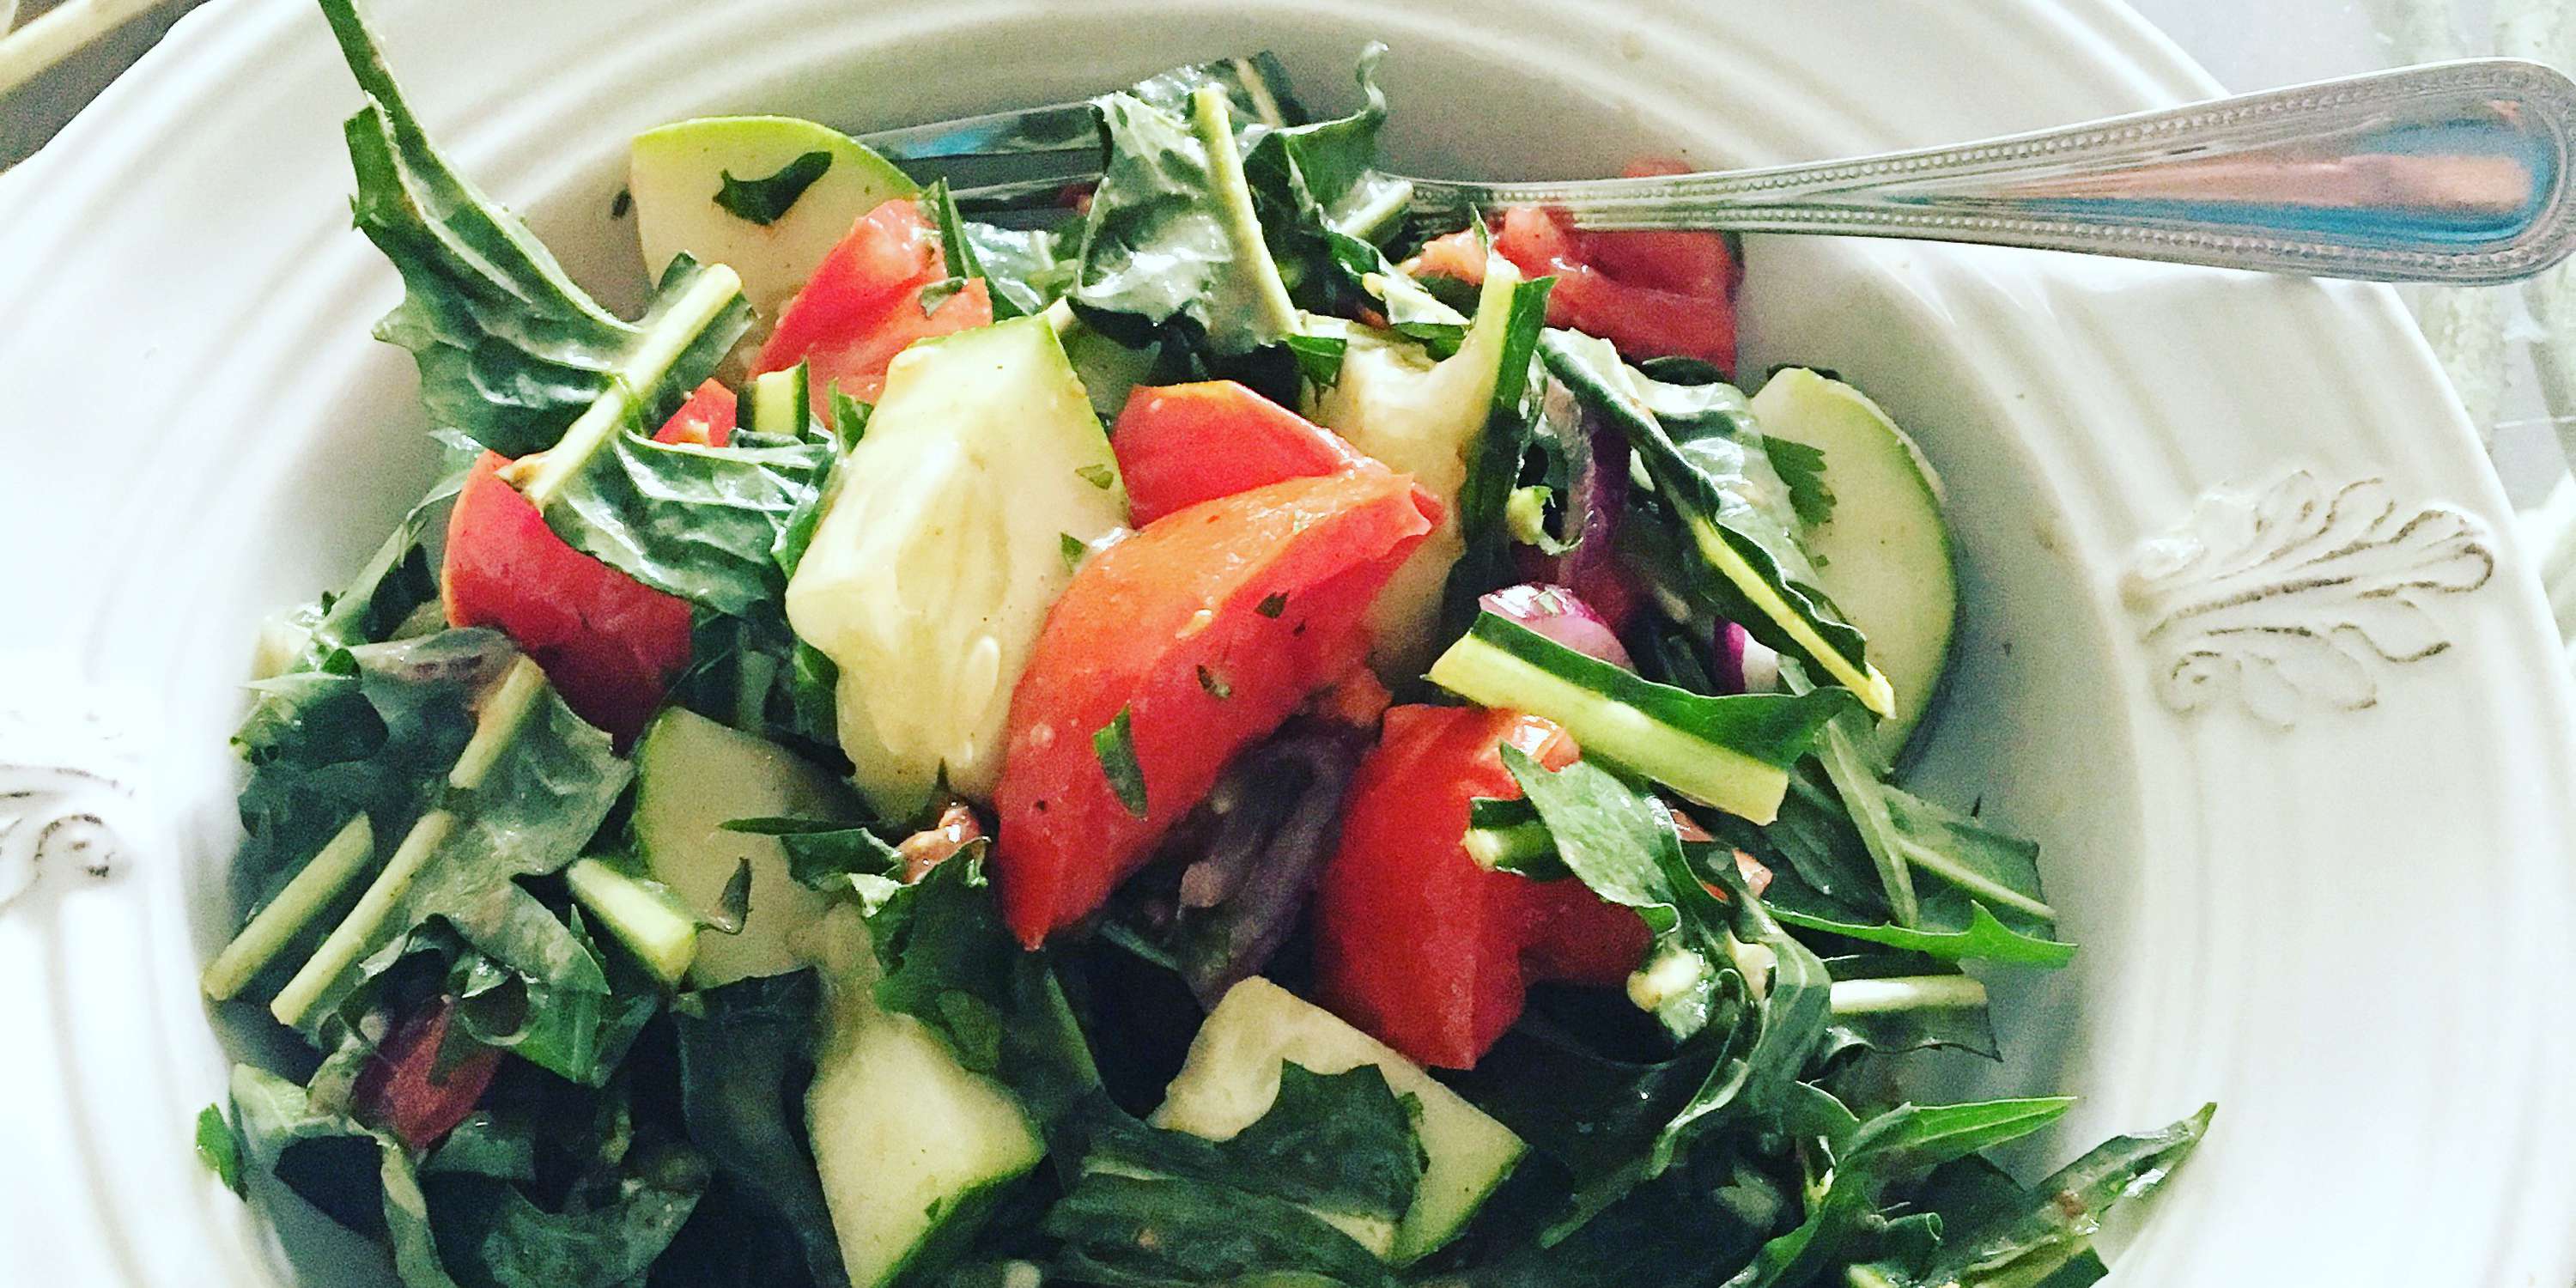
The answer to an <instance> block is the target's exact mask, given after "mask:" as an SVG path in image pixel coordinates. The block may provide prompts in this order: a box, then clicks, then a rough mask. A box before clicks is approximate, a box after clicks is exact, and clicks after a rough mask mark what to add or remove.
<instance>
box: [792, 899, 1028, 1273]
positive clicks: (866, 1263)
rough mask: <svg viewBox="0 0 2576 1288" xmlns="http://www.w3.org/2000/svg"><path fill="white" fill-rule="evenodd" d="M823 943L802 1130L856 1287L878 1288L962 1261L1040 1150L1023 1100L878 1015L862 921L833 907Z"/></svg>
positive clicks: (918, 1027)
mask: <svg viewBox="0 0 2576 1288" xmlns="http://www.w3.org/2000/svg"><path fill="white" fill-rule="evenodd" d="M822 934H823V938H824V940H825V941H826V942H827V943H828V944H829V948H828V950H827V952H826V956H827V958H828V959H829V960H828V962H827V965H826V971H827V974H826V979H827V980H828V981H829V988H830V990H831V991H830V998H831V1001H830V1005H829V1007H828V1008H827V1012H828V1017H829V1018H828V1023H829V1025H830V1028H829V1030H828V1031H827V1032H826V1033H825V1035H824V1038H823V1042H822V1049H821V1051H820V1052H819V1053H818V1054H817V1056H816V1058H815V1066H814V1081H813V1084H812V1085H811V1086H810V1087H809V1088H808V1089H807V1091H806V1093H805V1115H806V1131H807V1133H808V1135H809V1137H810V1139H811V1140H812V1142H813V1146H814V1164H815V1170H816V1171H817V1173H818V1174H819V1175H820V1176H821V1177H822V1181H823V1197H824V1200H825V1202H826V1203H827V1204H828V1205H829V1206H830V1208H831V1210H832V1226H833V1230H834V1232H835V1233H836V1234H837V1235H838V1236H839V1238H840V1241H841V1259H842V1261H843V1262H844V1263H845V1264H846V1265H847V1266H848V1268H849V1272H850V1283H851V1285H852V1288H878V1286H879V1285H883V1284H888V1283H891V1282H893V1281H894V1280H896V1279H897V1278H898V1277H901V1276H904V1275H906V1274H907V1273H908V1272H916V1271H918V1272H927V1271H931V1270H934V1269H936V1268H937V1267H938V1266H939V1264H940V1263H942V1262H944V1261H946V1260H947V1259H949V1258H950V1257H951V1256H953V1255H955V1253H957V1252H958V1251H959V1250H961V1249H963V1248H964V1247H965V1246H966V1244H967V1243H969V1242H970V1241H971V1240H972V1239H973V1238H974V1234H975V1230H976V1228H977V1227H978V1226H980V1225H982V1224H983V1222H984V1218H985V1217H987V1216H989V1215H991V1213H992V1208H993V1205H994V1204H995V1203H996V1202H997V1201H998V1200H999V1199H1000V1198H1001V1197H1002V1196H1003V1195H1004V1194H1005V1193H1007V1192H1008V1190H1009V1188H1010V1186H1011V1185H1012V1184H1013V1183H1014V1182H1016V1181H1018V1180H1019V1178H1021V1177H1022V1176H1025V1175H1027V1174H1028V1173H1029V1172H1030V1171H1031V1170H1032V1169H1034V1168H1035V1167H1036V1166H1037V1165H1038V1163H1039V1161H1040V1160H1042V1159H1043V1158H1044V1157H1045V1156H1046V1143H1045V1141H1044V1140H1043V1139H1041V1138H1040V1137H1039V1135H1038V1132H1037V1128H1036V1127H1035V1126H1033V1125H1032V1124H1031V1123H1030V1122H1029V1118H1028V1114H1027V1112H1026V1111H1025V1110H1023V1109H1022V1108H1021V1107H1020V1103H1019V1101H1018V1100H1016V1099H1014V1098H1013V1097H1012V1096H1011V1094H1010V1093H1009V1092H1008V1091H1005V1090H1003V1089H1002V1087H1001V1086H1000V1085H998V1084H996V1083H995V1082H993V1081H992V1080H991V1079H989V1078H986V1077H984V1076H982V1075H980V1074H976V1073H973V1072H970V1071H968V1070H967V1069H966V1068H965V1067H964V1066H962V1065H960V1064H958V1063H957V1058H956V1056H954V1055H953V1054H951V1053H950V1052H949V1050H948V1047H947V1044H946V1043H944V1042H942V1041H941V1040H940V1038H939V1035H938V1034H936V1033H934V1032H932V1031H931V1029H930V1027H929V1026H928V1025H926V1024H923V1023H922V1022H921V1021H920V1020H917V1019H915V1018H913V1017H912V1016H909V1015H900V1014H895V1013H892V1012H888V1011H886V1010H884V1009H883V1008H881V1007H879V1006H878V1005H877V1004H876V999H875V996H874V990H875V987H876V982H877V978H878V972H877V965H876V958H875V955H874V953H873V952H871V951H870V949H869V946H868V940H867V929H866V927H865V925H864V924H863V923H862V922H861V921H860V919H859V917H858V915H857V909H855V908H853V907H849V906H847V905H844V906H842V907H840V908H838V909H835V910H834V911H833V913H832V914H831V917H830V919H829V921H828V922H827V923H826V925H825V926H824V928H823V932H822Z"/></svg>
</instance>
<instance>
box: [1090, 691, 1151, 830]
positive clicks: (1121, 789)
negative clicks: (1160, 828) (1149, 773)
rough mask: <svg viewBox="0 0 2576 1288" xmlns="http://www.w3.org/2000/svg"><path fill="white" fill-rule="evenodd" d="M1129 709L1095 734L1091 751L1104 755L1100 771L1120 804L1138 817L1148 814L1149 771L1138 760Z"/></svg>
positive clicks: (1121, 709) (1101, 758)
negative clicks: (1146, 775)
mask: <svg viewBox="0 0 2576 1288" xmlns="http://www.w3.org/2000/svg"><path fill="white" fill-rule="evenodd" d="M1132 723H1133V722H1132V721H1131V719H1130V717H1129V715H1128V711H1127V708H1125V707H1120V708H1118V714H1117V715H1116V716H1113V717H1111V718H1110V721H1109V723H1108V724H1106V725H1103V726H1101V728H1100V730H1099V732H1097V733H1094V734H1092V735H1091V752H1092V754H1093V755H1095V756H1097V757H1099V758H1100V772H1101V774H1102V775H1103V776H1105V777H1106V778H1108V780H1109V790H1110V791H1112V792H1115V793H1117V795H1118V803H1119V804H1121V805H1124V806H1126V807H1127V812H1128V813H1130V814H1133V815H1135V816H1136V817H1138V818H1143V817H1145V811H1146V805H1145V770H1144V768H1143V767H1142V766H1140V765H1138V764H1137V763H1136V741H1135V734H1134V732H1133V730H1132V728H1131V726H1132Z"/></svg>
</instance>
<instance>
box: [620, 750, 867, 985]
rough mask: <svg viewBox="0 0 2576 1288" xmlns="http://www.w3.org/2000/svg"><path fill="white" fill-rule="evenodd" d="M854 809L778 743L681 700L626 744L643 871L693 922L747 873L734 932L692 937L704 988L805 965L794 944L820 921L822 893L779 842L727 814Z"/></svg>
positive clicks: (833, 813)
mask: <svg viewBox="0 0 2576 1288" xmlns="http://www.w3.org/2000/svg"><path fill="white" fill-rule="evenodd" d="M855 814H856V810H855V808H854V807H853V803H852V802H851V801H850V797H849V792H848V791H847V790H846V789H845V788H844V787H843V786H842V785H841V784H840V783H838V782H836V781H834V780H833V778H832V776H831V775H830V774H827V773H825V772H824V771H822V770H820V769H817V768H815V767H814V766H813V765H811V764H809V763H807V762H806V761H805V760H804V759H802V758H801V757H798V756H796V755H795V754H794V753H792V752H789V751H788V750H787V749H786V748H784V747H780V746H778V745H777V744H775V743H772V742H770V741H768V740H767V739H764V738H757V737H754V736H752V735H750V734H747V733H743V732H740V731H739V730H735V729H730V728H727V727H726V726H724V725H720V724H717V723H716V722H715V721H712V720H709V719H707V718H706V717H704V716H701V715H699V714H697V713H696V712H694V711H689V710H686V709H685V708H680V707H673V708H670V709H669V710H666V711H664V712H662V713H661V714H660V715H657V716H655V717H653V722H652V723H651V724H649V725H647V726H645V729H644V733H643V736H642V737H640V738H638V739H637V740H636V743H635V812H634V822H633V827H634V830H635V840H636V845H637V848H638V849H639V850H641V851H642V853H643V857H644V866H645V870H646V871H647V872H649V873H651V874H652V876H653V877H654V879H656V880H657V881H659V882H661V883H662V884H663V885H664V886H665V887H667V888H668V889H669V890H670V891H671V893H672V894H673V895H674V896H675V897H676V898H677V899H678V900H679V901H680V906H681V907H682V908H683V909H686V910H687V916H688V919H689V920H690V921H691V922H692V923H706V922H711V921H713V920H716V919H718V918H719V917H721V916H722V914H723V910H724V902H725V900H724V894H725V890H726V888H727V886H728V885H729V884H730V883H731V882H732V881H734V879H735V877H736V874H738V873H739V872H741V871H742V869H743V866H744V865H745V864H746V863H747V864H748V865H749V866H750V871H751V885H750V888H749V892H748V893H749V902H750V912H749V915H748V916H746V917H745V918H744V919H743V921H742V923H741V927H740V933H737V934H727V935H718V936H713V937H708V936H703V935H701V936H697V937H696V938H697V945H696V950H695V952H694V954H693V956H692V959H691V965H690V966H689V979H690V981H691V982H693V983H694V984H696V985H697V986H698V987H700V988H713V987H716V986H717V985H721V984H729V983H732V982H733V981H735V980H738V979H744V978H748V977H751V976H757V975H777V974H784V973H786V972H789V971H793V970H795V969H797V968H798V967H800V966H804V965H806V964H808V963H809V960H810V958H809V955H808V954H807V953H806V952H804V951H802V950H801V949H800V948H799V946H798V945H799V944H800V942H801V941H803V940H804V939H806V938H808V937H810V936H811V935H812V934H813V933H814V927H815V926H816V925H817V924H819V923H820V922H821V920H822V918H823V913H824V908H825V904H824V900H823V899H822V897H821V896H819V895H817V894H816V893H815V892H814V891H812V890H810V889H807V888H806V886H805V885H803V884H801V883H799V882H798V880H797V879H796V876H797V874H796V872H795V869H794V867H793V866H792V862H791V858H790V854H789V852H788V851H787V849H786V848H785V847H784V845H782V843H781V840H780V839H779V838H775V837H773V836H768V835H761V834H758V833H756V832H751V831H745V830H741V829H738V828H736V827H734V826H733V823H732V820H736V819H740V818H743V817H745V816H756V817H793V818H802V819H816V820H838V821H837V822H833V823H828V824H825V825H827V826H843V827H845V826H847V825H848V820H849V819H851V818H852V817H854V816H855ZM844 888H846V886H845V887H844Z"/></svg>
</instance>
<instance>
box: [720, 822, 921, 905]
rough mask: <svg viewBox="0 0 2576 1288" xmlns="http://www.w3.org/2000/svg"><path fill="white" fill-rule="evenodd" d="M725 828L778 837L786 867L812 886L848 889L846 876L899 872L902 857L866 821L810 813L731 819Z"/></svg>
mask: <svg viewBox="0 0 2576 1288" xmlns="http://www.w3.org/2000/svg"><path fill="white" fill-rule="evenodd" d="M724 830H726V831H728V832H746V833H749V834H751V835H754V836H770V837H776V838H777V839H778V845H779V848H781V849H783V850H785V851H787V870H788V873H789V875H791V876H793V877H795V878H796V879H797V881H799V882H801V883H803V884H805V885H808V886H811V887H813V888H814V889H817V890H826V891H832V890H848V889H849V888H850V878H851V877H852V876H854V875H856V876H871V877H886V876H893V875H896V874H899V873H901V872H902V871H903V857H902V856H901V855H899V854H897V853H896V852H895V848H894V846H893V845H891V844H888V843H887V841H886V839H885V838H884V837H882V836H879V835H878V834H877V832H876V829H875V828H873V827H870V826H865V825H860V824H853V823H845V822H841V821H838V820H833V819H815V818H736V819H728V820H726V821H725V825H724Z"/></svg>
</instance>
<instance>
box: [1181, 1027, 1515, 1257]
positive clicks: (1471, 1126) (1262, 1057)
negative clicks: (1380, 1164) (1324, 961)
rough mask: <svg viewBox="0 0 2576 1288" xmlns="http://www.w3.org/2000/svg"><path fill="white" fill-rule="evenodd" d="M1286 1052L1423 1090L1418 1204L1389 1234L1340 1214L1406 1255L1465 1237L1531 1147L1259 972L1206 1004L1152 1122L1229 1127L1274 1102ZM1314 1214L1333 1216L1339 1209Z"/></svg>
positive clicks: (1221, 1136) (1221, 1130) (1359, 1234)
mask: <svg viewBox="0 0 2576 1288" xmlns="http://www.w3.org/2000/svg"><path fill="white" fill-rule="evenodd" d="M1287 1060H1294V1061H1296V1062H1297V1063H1298V1064H1299V1065H1301V1066H1303V1067H1305V1068H1307V1069H1311V1070H1313V1071H1314V1072H1316V1073H1346V1072H1348V1071H1350V1070H1352V1069H1356V1068H1358V1067H1359V1066H1361V1065H1363V1064H1369V1065H1375V1066H1377V1068H1378V1071H1379V1072H1381V1073H1383V1074H1385V1075H1386V1082H1387V1085H1388V1086H1389V1087H1391V1088H1393V1089H1394V1090H1395V1093H1396V1094H1397V1095H1400V1096H1408V1095H1409V1096H1413V1097H1415V1098H1416V1099H1418V1100H1419V1101H1420V1102H1421V1104H1422V1118H1421V1133H1422V1148H1423V1151H1424V1152H1425V1153H1426V1154H1428V1155H1429V1157H1430V1163H1429V1165H1428V1166H1427V1167H1426V1168H1424V1169H1423V1173H1422V1187H1421V1189H1420V1190H1419V1191H1418V1192H1417V1193H1416V1194H1415V1195H1414V1200H1413V1208H1412V1210H1411V1211H1408V1212H1406V1213H1405V1214H1404V1220H1403V1221H1402V1222H1401V1223H1399V1224H1398V1225H1397V1226H1396V1228H1395V1230H1394V1231H1393V1232H1392V1233H1391V1235H1373V1234H1372V1233H1371V1232H1369V1231H1367V1230H1366V1229H1365V1228H1363V1227H1364V1223H1361V1222H1354V1221H1351V1220H1348V1219H1344V1220H1339V1221H1335V1224H1336V1225H1339V1226H1341V1227H1342V1228H1343V1229H1344V1231H1345V1232H1346V1233H1350V1234H1351V1235H1352V1236H1353V1237H1354V1238H1357V1239H1359V1240H1360V1242H1361V1243H1362V1244H1363V1245H1366V1246H1368V1247H1370V1248H1372V1249H1374V1250H1382V1254H1383V1255H1384V1256H1385V1257H1386V1258H1387V1259H1388V1260H1390V1261H1393V1262H1395V1263H1396V1264H1398V1265H1403V1264H1406V1263H1409V1262H1412V1261H1415V1260H1418V1259H1420V1258H1421V1257H1423V1256H1425V1255H1427V1254H1429V1253H1431V1252H1433V1251H1436V1250H1438V1249H1439V1248H1440V1247H1441V1245H1443V1244H1446V1243H1447V1242H1449V1240H1450V1239H1452V1238H1454V1237H1456V1236H1457V1234H1458V1232H1459V1231H1460V1230H1462V1229H1464V1228H1466V1225H1467V1222H1468V1220H1469V1219H1470V1218H1472V1217H1473V1216H1475V1215H1476V1209H1477V1208H1479V1207H1481V1206H1483V1205H1484V1202H1485V1199H1486V1198H1487V1197H1488V1196H1490V1195H1491V1194H1492V1193H1493V1192H1494V1189H1495V1187H1496V1186H1499V1185H1501V1184H1502V1183H1503V1179H1504V1178H1505V1177H1507V1176H1510V1175H1511V1173H1512V1169H1513V1168H1514V1167H1516V1166H1518V1165H1519V1163H1520V1160H1521V1155H1522V1154H1523V1153H1525V1152H1527V1149H1528V1146H1526V1145H1524V1144H1523V1143H1522V1142H1521V1138H1520V1137H1518V1136H1515V1135H1513V1134H1512V1133H1511V1131H1510V1130H1509V1129H1507V1128H1505V1127H1504V1126H1503V1125H1502V1124H1501V1123H1498V1122H1495V1121H1494V1120H1493V1119H1492V1118H1489V1117H1487V1116H1486V1115H1485V1113H1484V1111H1482V1110H1480V1109H1478V1108H1476V1107H1475V1106H1474V1105H1471V1104H1468V1103H1467V1102H1466V1101H1465V1100H1464V1099H1462V1098H1460V1096H1459V1095H1458V1093H1457V1092H1454V1091H1451V1090H1450V1089H1449V1088H1447V1087H1444V1086H1442V1085H1441V1084H1440V1083H1438V1082H1436V1081H1434V1080H1433V1079H1432V1077H1431V1075H1429V1074H1427V1073H1424V1072H1423V1071H1422V1069H1421V1068H1420V1067H1419V1066H1417V1065H1415V1064H1414V1063H1413V1062H1412V1061H1410V1060H1407V1059H1405V1058H1404V1057H1403V1056H1401V1055H1398V1054H1396V1052H1395V1050H1394V1048H1392V1047H1389V1046H1387V1045H1386V1044H1384V1043H1382V1042H1379V1041H1378V1040H1377V1039H1375V1038H1372V1037H1370V1036H1369V1035H1367V1034H1365V1033H1362V1032H1360V1031H1359V1030H1358V1029H1355V1028H1352V1027H1351V1026H1350V1025H1349V1024H1346V1023H1344V1022H1343V1021H1342V1020H1341V1018H1340V1017H1338V1016H1336V1015H1334V1014H1333V1013H1332V1012H1330V1011H1327V1010H1325V1009H1323V1008H1322V1007H1319V1006H1316V1005H1315V1004H1314V1003H1312V1002H1308V1001H1306V1000H1304V999H1302V998H1300V997H1298V996H1297V995H1296V994H1294V993H1291V992H1289V991H1288V990H1286V989H1284V988H1281V987H1279V986H1278V985H1276V984H1273V983H1271V982H1270V981H1268V980H1266V979H1261V978H1258V977H1256V978H1253V979H1247V980H1245V981H1243V982H1242V983H1240V984H1237V985H1235V986H1234V987H1233V988H1232V989H1230V990H1228V991H1227V993H1226V995H1225V997H1224V998H1223V999H1221V1000H1220V1001H1219V1002H1218V1003H1217V1007H1216V1009H1215V1010H1214V1011H1211V1012H1209V1014H1208V1017H1207V1022H1206V1023H1205V1024H1203V1025H1202V1026H1200V1028H1199V1034H1198V1037H1197V1038H1196V1039H1195V1040H1193V1041H1192V1042H1191V1043H1190V1054H1189V1058H1188V1060H1187V1061H1186V1062H1184V1063H1183V1064H1182V1066H1181V1072H1180V1075H1179V1076H1178V1077H1175V1078H1173V1079H1172V1083H1171V1086H1170V1087H1168V1088H1166V1089H1165V1091H1164V1093H1163V1104H1162V1107H1161V1108H1159V1109H1157V1110H1155V1111H1154V1116H1153V1123H1154V1125H1155V1126H1157V1127H1168V1128H1171V1129H1173V1130H1175V1131H1185V1132H1189V1133H1190V1134H1192V1135H1195V1136H1204V1137H1207V1138H1208V1139H1210V1140H1226V1139H1230V1138H1231V1137H1233V1135H1234V1134H1235V1133H1236V1132H1239V1131H1242V1130H1243V1129H1244V1128H1246V1127H1249V1126H1251V1125H1252V1124H1253V1123H1254V1122H1256V1121H1258V1120H1259V1119H1260V1117H1261V1116H1262V1115H1263V1114H1265V1113H1268V1112H1270V1105H1271V1102H1272V1101H1274V1100H1276V1099H1278V1096H1279V1066H1280V1064H1281V1063H1282V1062H1283V1061H1287ZM1317 1215H1319V1216H1324V1217H1325V1218H1326V1219H1327V1220H1332V1219H1333V1215H1334V1214H1329V1213H1318V1214H1317ZM1373 1237H1374V1238H1375V1239H1376V1241H1375V1242H1372V1238H1373Z"/></svg>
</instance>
